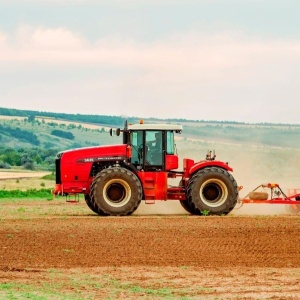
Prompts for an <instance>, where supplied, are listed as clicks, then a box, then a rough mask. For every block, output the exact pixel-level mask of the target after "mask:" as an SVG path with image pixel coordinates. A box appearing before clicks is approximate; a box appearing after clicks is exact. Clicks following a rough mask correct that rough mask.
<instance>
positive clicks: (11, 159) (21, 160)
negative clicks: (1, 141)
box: [0, 147, 58, 171]
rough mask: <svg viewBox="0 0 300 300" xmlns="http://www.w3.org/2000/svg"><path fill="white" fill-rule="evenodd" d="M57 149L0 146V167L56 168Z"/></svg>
mask: <svg viewBox="0 0 300 300" xmlns="http://www.w3.org/2000/svg"><path fill="white" fill-rule="evenodd" d="M57 152H58V150H57V149H41V148H26V149H24V148H20V149H12V148H4V147H2V148H0V168H6V169H7V168H10V167H11V166H16V167H19V166H21V167H23V168H25V169H27V170H34V169H36V168H41V169H46V170H50V171H52V170H54V168H55V165H54V163H55V162H54V160H55V156H56V154H57Z"/></svg>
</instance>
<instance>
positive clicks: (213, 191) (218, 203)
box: [187, 167, 238, 215]
mask: <svg viewBox="0 0 300 300" xmlns="http://www.w3.org/2000/svg"><path fill="white" fill-rule="evenodd" d="M187 200H188V201H189V203H190V205H191V206H192V208H193V209H194V210H195V212H196V213H197V214H198V215H204V214H205V215H206V214H210V215H226V214H228V213H229V212H230V211H232V210H233V208H234V207H235V205H236V203H237V200H238V187H237V183H236V181H235V179H234V178H233V177H232V175H231V174H229V173H228V172H227V171H226V170H224V169H221V168H217V167H208V168H204V169H202V170H200V171H198V172H197V173H195V174H194V175H193V176H192V177H191V178H190V180H189V182H188V185H187Z"/></svg>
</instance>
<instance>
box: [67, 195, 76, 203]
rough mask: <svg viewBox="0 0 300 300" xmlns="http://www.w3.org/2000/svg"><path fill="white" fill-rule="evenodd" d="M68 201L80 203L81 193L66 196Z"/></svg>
mask: <svg viewBox="0 0 300 300" xmlns="http://www.w3.org/2000/svg"><path fill="white" fill-rule="evenodd" d="M66 202H68V203H79V194H69V195H67V196H66Z"/></svg>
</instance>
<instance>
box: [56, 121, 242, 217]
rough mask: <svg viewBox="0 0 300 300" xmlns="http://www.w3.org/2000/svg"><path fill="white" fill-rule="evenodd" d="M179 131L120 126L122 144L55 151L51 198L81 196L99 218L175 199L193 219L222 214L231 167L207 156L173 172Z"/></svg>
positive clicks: (233, 191) (232, 194)
mask: <svg viewBox="0 0 300 300" xmlns="http://www.w3.org/2000/svg"><path fill="white" fill-rule="evenodd" d="M181 131H182V126H181V125H174V124H144V123H143V122H140V124H134V125H132V124H129V125H127V122H125V126H124V129H122V130H121V129H120V128H118V129H116V135H118V136H119V135H120V134H121V133H122V134H123V144H120V145H113V146H98V147H90V148H81V149H73V150H68V151H64V152H60V153H58V155H57V157H56V161H55V162H56V186H55V190H54V194H58V195H69V196H70V195H78V194H84V197H85V201H86V203H87V205H88V206H89V208H90V209H91V210H92V211H94V212H95V213H97V214H99V215H102V216H107V215H110V216H126V215H130V214H132V213H133V212H134V211H135V210H136V209H137V208H138V206H139V204H140V203H141V200H145V202H146V203H154V202H155V200H179V201H180V203H181V205H182V207H183V208H184V209H185V210H186V211H187V212H189V213H191V214H194V215H206V214H212V215H226V214H228V213H229V212H230V211H231V210H232V209H233V208H234V207H235V205H236V203H237V200H238V186H237V183H236V181H235V179H234V178H233V176H232V175H231V174H230V173H229V172H231V171H233V170H232V168H231V167H229V166H228V163H224V162H222V161H217V160H215V155H211V152H209V153H208V154H207V156H206V159H205V160H202V161H200V162H196V163H195V162H194V160H192V159H188V158H185V159H183V171H177V170H176V169H178V155H177V153H176V148H175V143H174V134H175V133H181ZM110 132H111V135H112V129H111V131H110ZM170 178H179V179H180V183H179V185H178V186H169V185H168V180H169V179H170Z"/></svg>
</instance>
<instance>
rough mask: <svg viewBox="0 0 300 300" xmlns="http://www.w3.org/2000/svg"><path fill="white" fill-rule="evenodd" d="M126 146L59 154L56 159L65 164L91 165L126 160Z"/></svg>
mask: <svg viewBox="0 0 300 300" xmlns="http://www.w3.org/2000/svg"><path fill="white" fill-rule="evenodd" d="M126 149H127V145H124V144H121V145H113V146H98V147H87V148H79V149H72V150H67V151H64V152H60V153H58V155H57V159H61V160H62V161H64V162H65V163H70V164H72V163H92V162H97V161H110V160H118V159H125V158H126Z"/></svg>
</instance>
